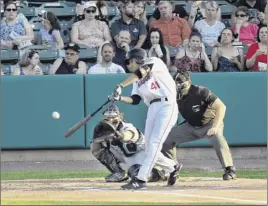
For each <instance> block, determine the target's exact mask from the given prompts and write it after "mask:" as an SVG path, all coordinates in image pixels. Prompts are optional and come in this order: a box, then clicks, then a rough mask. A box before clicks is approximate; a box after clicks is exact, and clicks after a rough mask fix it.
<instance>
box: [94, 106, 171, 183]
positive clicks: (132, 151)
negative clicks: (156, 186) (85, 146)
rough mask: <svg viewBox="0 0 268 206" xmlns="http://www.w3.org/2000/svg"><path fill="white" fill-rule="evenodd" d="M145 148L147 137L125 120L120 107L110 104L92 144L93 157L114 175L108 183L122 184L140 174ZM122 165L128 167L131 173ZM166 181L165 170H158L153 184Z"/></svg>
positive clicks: (97, 128) (108, 177) (108, 179)
mask: <svg viewBox="0 0 268 206" xmlns="http://www.w3.org/2000/svg"><path fill="white" fill-rule="evenodd" d="M144 149H145V140H144V135H143V134H142V133H141V132H140V131H139V130H138V129H137V128H135V127H134V126H133V124H131V123H127V122H126V121H125V120H124V118H123V113H121V112H120V111H119V108H118V107H117V106H116V105H114V104H112V105H110V106H109V107H108V108H107V109H106V110H105V111H104V112H103V117H102V119H101V121H100V122H99V123H98V124H97V125H96V126H95V128H94V134H93V141H92V143H91V150H92V154H93V155H94V156H95V157H96V158H97V160H98V161H100V162H101V163H102V164H103V165H104V166H105V167H106V168H107V169H108V170H109V171H110V172H111V174H110V175H108V176H107V177H105V180H106V182H122V181H125V180H127V179H128V178H129V177H130V178H132V176H135V175H137V173H138V170H139V167H140V165H141V164H142V162H143V160H144V158H145V151H144ZM120 163H123V164H125V165H126V167H127V170H128V172H127V173H126V172H125V170H124V169H123V168H122V167H121V166H120ZM166 179H167V177H166V174H165V171H164V170H162V169H161V168H160V167H155V168H153V170H152V173H151V175H150V178H149V181H150V182H156V181H160V180H163V181H165V180H166Z"/></svg>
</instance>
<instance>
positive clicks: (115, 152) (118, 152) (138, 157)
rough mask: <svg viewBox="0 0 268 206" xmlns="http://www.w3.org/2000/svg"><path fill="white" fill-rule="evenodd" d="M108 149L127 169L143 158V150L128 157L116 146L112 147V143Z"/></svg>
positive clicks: (140, 162)
mask: <svg viewBox="0 0 268 206" xmlns="http://www.w3.org/2000/svg"><path fill="white" fill-rule="evenodd" d="M110 151H111V152H112V153H113V155H114V156H115V158H116V159H117V160H119V161H120V162H122V163H124V164H126V166H127V169H129V168H130V167H131V166H132V165H134V164H140V165H141V164H142V163H143V160H144V158H145V150H140V151H138V152H137V153H136V154H134V155H132V156H130V157H127V156H125V155H124V153H123V152H122V151H121V150H120V149H119V148H118V147H114V146H113V145H111V146H110Z"/></svg>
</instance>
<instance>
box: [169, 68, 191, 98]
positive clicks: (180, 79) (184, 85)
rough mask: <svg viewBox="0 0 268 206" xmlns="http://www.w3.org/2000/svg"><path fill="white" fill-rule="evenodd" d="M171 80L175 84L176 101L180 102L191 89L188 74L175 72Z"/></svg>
mask: <svg viewBox="0 0 268 206" xmlns="http://www.w3.org/2000/svg"><path fill="white" fill-rule="evenodd" d="M173 79H174V80H175V83H176V88H177V99H178V100H180V99H181V98H183V97H184V96H186V95H187V94H188V92H189V89H190V87H191V78H190V75H189V73H188V72H177V73H176V74H175V75H174V76H173Z"/></svg>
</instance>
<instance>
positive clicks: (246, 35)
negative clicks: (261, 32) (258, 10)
mask: <svg viewBox="0 0 268 206" xmlns="http://www.w3.org/2000/svg"><path fill="white" fill-rule="evenodd" d="M235 16H236V19H235V24H234V26H233V27H232V29H233V31H234V32H235V33H236V34H238V39H239V41H241V42H243V43H244V44H247V45H248V46H250V45H251V44H253V43H254V42H255V41H256V36H257V32H258V26H257V25H256V24H251V23H249V21H248V20H249V14H248V8H247V7H245V6H239V7H238V8H237V10H236V12H235Z"/></svg>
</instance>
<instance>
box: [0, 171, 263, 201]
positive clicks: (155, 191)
mask: <svg viewBox="0 0 268 206" xmlns="http://www.w3.org/2000/svg"><path fill="white" fill-rule="evenodd" d="M107 174H108V173H107V172H106V171H93V170H92V171H84V170H83V171H78V170H77V171H2V172H1V180H2V182H1V184H2V191H1V204H2V205H180V204H183V205H185V204H189V205H267V170H264V169H262V170H237V175H238V177H239V178H237V179H236V180H232V181H223V180H222V171H204V170H196V169H185V170H183V171H182V172H181V175H180V179H179V181H178V182H177V183H176V185H175V186H174V187H172V188H170V187H166V182H158V183H149V184H148V188H147V190H142V191H124V190H121V189H120V186H121V185H122V184H123V183H105V182H104V178H103V177H104V176H105V175H107Z"/></svg>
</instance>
